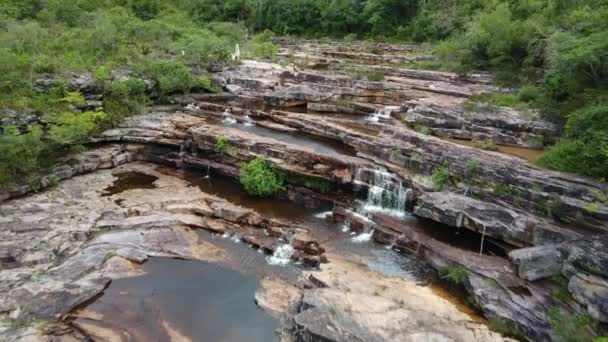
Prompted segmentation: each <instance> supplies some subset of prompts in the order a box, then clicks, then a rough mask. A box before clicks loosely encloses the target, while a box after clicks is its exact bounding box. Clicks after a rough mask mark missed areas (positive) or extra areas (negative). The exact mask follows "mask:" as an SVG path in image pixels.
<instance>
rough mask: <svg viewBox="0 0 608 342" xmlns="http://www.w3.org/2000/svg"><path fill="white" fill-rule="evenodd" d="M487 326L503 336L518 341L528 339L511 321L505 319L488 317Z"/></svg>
mask: <svg viewBox="0 0 608 342" xmlns="http://www.w3.org/2000/svg"><path fill="white" fill-rule="evenodd" d="M488 327H489V328H490V330H492V331H495V332H497V333H499V334H501V335H503V336H505V337H511V338H514V339H516V340H520V341H526V340H528V338H527V337H526V335H525V334H524V333H522V332H521V330H519V328H518V327H517V325H515V323H513V322H511V321H505V320H503V319H500V318H490V319H489V320H488Z"/></svg>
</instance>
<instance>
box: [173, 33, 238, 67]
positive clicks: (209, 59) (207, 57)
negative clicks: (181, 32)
mask: <svg viewBox="0 0 608 342" xmlns="http://www.w3.org/2000/svg"><path fill="white" fill-rule="evenodd" d="M233 49H234V47H233V46H232V44H230V43H229V42H228V41H227V40H225V39H222V38H220V37H218V36H217V35H216V34H215V33H213V32H211V31H208V30H200V31H199V32H197V34H196V35H189V36H186V37H184V38H182V39H181V40H179V41H178V42H177V43H176V44H175V48H174V50H175V53H177V54H179V55H180V58H181V60H182V61H184V62H185V63H186V64H189V65H192V66H195V67H203V68H206V67H208V66H210V65H212V64H217V63H223V62H227V61H229V60H230V55H231V54H232V51H233Z"/></svg>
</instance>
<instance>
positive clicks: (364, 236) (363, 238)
mask: <svg viewBox="0 0 608 342" xmlns="http://www.w3.org/2000/svg"><path fill="white" fill-rule="evenodd" d="M372 235H374V230H373V229H372V230H370V231H368V232H363V233H361V234H359V235H357V236H355V237H353V238H352V239H351V240H352V241H353V242H368V241H370V240H371V239H372Z"/></svg>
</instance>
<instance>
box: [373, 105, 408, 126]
mask: <svg viewBox="0 0 608 342" xmlns="http://www.w3.org/2000/svg"><path fill="white" fill-rule="evenodd" d="M400 108H401V107H399V106H383V107H382V108H378V109H376V111H375V112H374V113H373V114H371V115H370V116H368V117H367V119H366V120H367V121H372V122H378V121H380V119H386V120H388V119H390V118H391V113H392V112H393V111H395V110H399V109H400Z"/></svg>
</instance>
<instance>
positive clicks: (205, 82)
mask: <svg viewBox="0 0 608 342" xmlns="http://www.w3.org/2000/svg"><path fill="white" fill-rule="evenodd" d="M192 89H193V90H197V89H201V90H204V91H206V92H209V93H219V92H221V91H222V88H220V87H218V86H216V85H215V84H213V82H212V81H211V80H210V79H209V77H205V76H201V77H197V78H195V79H194V80H193V81H192Z"/></svg>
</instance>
